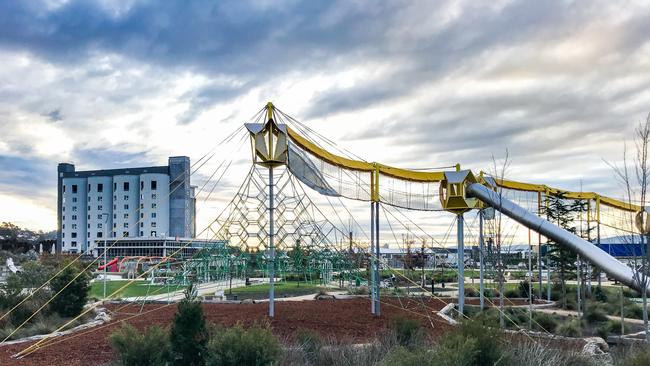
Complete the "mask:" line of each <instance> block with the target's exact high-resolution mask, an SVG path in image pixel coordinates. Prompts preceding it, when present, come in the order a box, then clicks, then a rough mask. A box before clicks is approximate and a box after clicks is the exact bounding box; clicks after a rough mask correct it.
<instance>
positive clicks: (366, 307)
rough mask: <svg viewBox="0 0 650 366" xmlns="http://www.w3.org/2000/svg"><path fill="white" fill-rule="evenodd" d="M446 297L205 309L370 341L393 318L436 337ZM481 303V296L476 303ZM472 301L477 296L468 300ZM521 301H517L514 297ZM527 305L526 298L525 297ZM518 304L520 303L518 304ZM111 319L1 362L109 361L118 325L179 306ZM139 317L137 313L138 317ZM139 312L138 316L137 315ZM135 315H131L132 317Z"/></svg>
mask: <svg viewBox="0 0 650 366" xmlns="http://www.w3.org/2000/svg"><path fill="white" fill-rule="evenodd" d="M447 301H451V300H442V299H427V298H424V299H420V298H411V299H400V298H389V299H382V305H381V312H382V313H381V317H380V318H373V317H372V315H371V314H370V301H369V299H368V298H352V299H346V300H318V301H286V302H277V303H276V307H275V317H274V318H273V319H272V320H271V319H270V318H269V317H268V304H267V303H258V304H219V303H204V304H203V310H204V313H205V316H206V319H207V321H208V322H209V323H214V324H220V325H223V326H232V325H235V324H237V323H241V324H242V325H243V326H245V327H247V326H251V325H253V324H256V323H257V324H269V325H270V326H271V329H272V331H273V333H274V334H275V335H276V336H277V337H278V338H279V339H280V340H281V341H282V342H283V343H285V344H290V343H291V342H292V338H293V336H294V334H295V333H296V331H297V330H298V329H300V328H305V329H310V330H313V331H316V332H318V333H319V334H320V335H321V336H322V337H323V338H326V339H332V340H336V341H338V342H352V343H361V342H368V341H371V340H373V339H374V338H376V337H377V336H379V335H381V333H383V332H385V331H386V329H387V327H388V324H389V322H390V321H391V319H394V318H395V317H409V318H412V319H418V320H419V321H420V322H422V324H423V325H424V328H425V329H427V331H428V334H429V337H430V338H431V339H432V340H435V339H437V338H439V337H440V336H441V335H443V334H444V333H445V332H447V331H449V330H450V329H452V326H451V325H449V324H447V323H446V322H445V321H444V320H443V319H442V318H440V317H438V316H437V315H436V314H435V311H438V310H440V309H442V308H443V307H444V306H445V305H446V302H447ZM476 302H477V304H478V300H477V301H476ZM468 303H474V300H473V299H472V300H470V301H468ZM515 303H517V301H515ZM522 303H523V301H522ZM518 305H519V304H518ZM107 307H108V309H109V310H111V311H112V312H115V311H116V310H118V309H119V312H117V313H114V314H113V317H114V318H113V320H112V321H111V322H110V323H108V324H105V325H102V326H99V327H95V328H91V329H90V330H85V331H80V332H77V333H74V334H71V335H67V336H63V337H57V338H53V340H52V341H50V342H52V343H53V344H51V345H49V346H47V345H45V344H46V343H45V342H44V343H43V344H44V345H45V346H44V347H43V348H41V349H39V350H38V351H36V352H34V353H32V354H30V355H28V356H27V357H25V358H23V359H20V360H18V359H13V358H11V355H13V354H15V353H17V352H19V351H21V350H23V349H25V348H26V347H28V346H29V345H31V344H33V343H34V342H28V343H20V344H15V345H8V346H1V347H0V365H37V366H38V365H43V366H45V365H47V366H51V365H66V366H77V365H106V364H108V363H110V362H111V360H112V359H113V354H112V350H111V347H110V345H109V343H108V340H107V338H108V335H109V334H111V333H112V332H113V331H115V330H116V329H117V328H119V327H120V320H123V321H125V322H128V323H129V324H131V325H133V326H135V327H136V328H138V329H144V328H146V327H148V326H151V325H153V324H159V325H162V326H165V327H168V326H169V325H170V324H171V321H172V319H173V317H174V313H175V312H176V306H175V304H171V305H164V304H146V305H144V307H143V308H142V312H143V314H142V315H138V314H140V311H141V308H140V305H127V306H122V305H117V304H112V305H108V306H107ZM135 315H137V316H135ZM133 316H135V317H133ZM130 317H132V318H130Z"/></svg>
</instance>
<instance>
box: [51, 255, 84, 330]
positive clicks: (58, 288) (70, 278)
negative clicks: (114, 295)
mask: <svg viewBox="0 0 650 366" xmlns="http://www.w3.org/2000/svg"><path fill="white" fill-rule="evenodd" d="M64 265H65V264H64ZM50 288H51V289H52V293H53V294H57V293H58V295H57V296H56V297H55V298H54V299H53V300H52V302H51V303H50V306H51V307H52V310H54V311H55V312H57V313H58V314H59V315H61V316H62V317H65V318H67V317H73V316H77V315H79V314H80V313H81V311H82V310H83V307H84V305H86V301H87V300H88V290H89V289H90V276H89V275H88V273H87V272H86V271H83V269H82V268H79V267H78V266H76V265H71V266H68V267H67V268H66V269H64V270H63V271H62V272H61V273H60V274H59V275H58V276H56V277H54V278H53V279H52V281H51V282H50Z"/></svg>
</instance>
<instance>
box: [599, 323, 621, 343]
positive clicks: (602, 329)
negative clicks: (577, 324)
mask: <svg viewBox="0 0 650 366" xmlns="http://www.w3.org/2000/svg"><path fill="white" fill-rule="evenodd" d="M623 327H624V329H623V331H624V332H626V333H627V331H628V327H627V325H623ZM596 333H598V336H599V337H601V338H603V339H605V340H607V336H608V335H610V334H619V335H620V334H621V322H620V321H616V320H609V321H607V322H605V323H602V324H600V326H598V328H597V329H596Z"/></svg>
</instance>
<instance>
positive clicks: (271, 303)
mask: <svg viewBox="0 0 650 366" xmlns="http://www.w3.org/2000/svg"><path fill="white" fill-rule="evenodd" d="M269 257H270V258H269V262H270V266H271V268H269V317H271V318H273V317H274V316H275V304H274V297H275V288H274V282H275V247H274V246H273V167H269Z"/></svg>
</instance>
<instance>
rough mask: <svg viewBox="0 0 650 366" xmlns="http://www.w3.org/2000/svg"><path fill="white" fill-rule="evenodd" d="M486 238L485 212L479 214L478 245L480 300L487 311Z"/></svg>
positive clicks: (481, 211)
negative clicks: (484, 273) (484, 259)
mask: <svg viewBox="0 0 650 366" xmlns="http://www.w3.org/2000/svg"><path fill="white" fill-rule="evenodd" d="M484 240H485V239H484V237H483V210H479V212H478V245H479V253H478V260H479V291H480V294H479V299H480V301H481V310H483V309H485V285H484V283H483V278H484V277H483V271H485V267H484V263H483V250H484V245H485V244H484Z"/></svg>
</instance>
